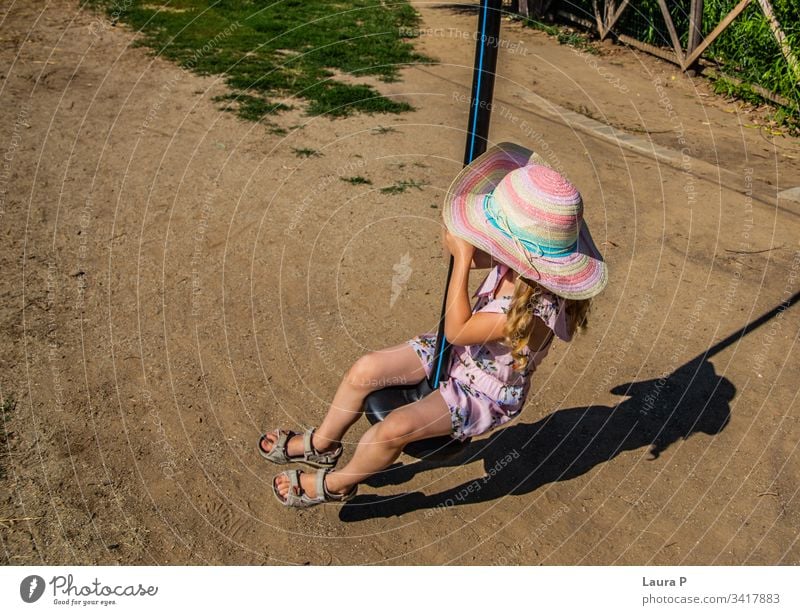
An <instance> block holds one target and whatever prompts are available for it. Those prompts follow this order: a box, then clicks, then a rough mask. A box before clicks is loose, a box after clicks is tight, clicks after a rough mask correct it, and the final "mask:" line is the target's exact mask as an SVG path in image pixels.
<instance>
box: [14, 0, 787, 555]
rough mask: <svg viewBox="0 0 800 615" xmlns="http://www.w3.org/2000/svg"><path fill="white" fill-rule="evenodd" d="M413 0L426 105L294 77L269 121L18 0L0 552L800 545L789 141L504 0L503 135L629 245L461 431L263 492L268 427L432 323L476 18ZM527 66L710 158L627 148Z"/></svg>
mask: <svg viewBox="0 0 800 615" xmlns="http://www.w3.org/2000/svg"><path fill="white" fill-rule="evenodd" d="M416 4H417V6H418V8H419V10H420V11H421V13H422V15H423V19H424V24H425V26H424V30H423V34H422V36H421V37H420V39H419V40H418V44H419V46H420V49H421V50H422V51H423V52H425V53H427V54H430V55H431V56H433V57H436V58H438V59H439V60H440V63H439V64H437V65H435V66H424V67H415V68H408V69H405V70H404V71H403V78H402V80H401V81H399V82H397V83H393V84H379V87H380V88H381V89H382V91H384V92H386V93H387V94H392V95H395V96H397V98H398V99H402V100H407V101H409V102H411V103H412V104H413V105H414V107H415V108H416V111H414V112H412V113H408V114H404V115H400V116H363V115H360V116H354V117H351V118H347V119H342V120H336V121H330V120H327V119H325V118H311V117H308V116H305V115H304V114H303V112H302V110H299V109H298V110H295V111H291V112H287V113H285V114H283V115H281V116H280V117H279V118H278V122H279V123H280V124H281V125H282V126H284V127H285V128H286V129H287V130H288V131H289V132H288V134H287V135H285V136H279V135H275V134H272V133H271V132H270V130H269V127H268V126H265V125H262V124H255V123H246V122H243V121H240V120H238V119H236V118H235V117H234V116H233V115H232V114H231V113H226V112H222V111H220V110H219V109H218V108H217V106H216V105H215V103H214V102H212V101H211V98H212V97H213V96H214V95H216V94H220V93H223V92H224V91H225V88H224V84H223V83H222V82H221V81H220V80H219V79H216V78H213V77H199V76H196V75H193V74H190V73H187V72H185V71H182V70H181V69H179V68H177V67H176V66H175V65H173V64H170V63H169V62H167V61H164V60H162V59H160V58H158V57H154V56H152V55H151V54H149V53H148V52H147V51H146V50H145V49H142V48H137V47H133V46H132V43H133V42H134V41H135V40H136V35H135V33H133V32H131V31H129V30H127V29H126V28H124V27H122V26H120V25H118V26H116V27H110V26H109V24H108V22H107V21H106V20H105V17H101V16H98V15H95V14H93V13H91V12H87V11H82V10H79V9H78V8H77V3H76V2H73V1H67V0H56V1H54V2H49V3H47V4H46V6H45V7H44V8H42V7H41V6H39V5H38V4H35V3H13V4H10V5H9V3H5V5H4V12H3V16H2V18H0V19H2V26H0V28H1V29H0V34H1V38H0V61H1V62H2V65H3V67H4V69H5V70H4V71H3V73H4V76H3V78H2V81H0V93H1V94H0V95H1V96H2V106H1V107H0V109H2V114H3V120H4V121H3V122H2V127H0V146H2V149H3V151H4V159H3V161H2V168H0V171H1V172H2V178H1V179H2V183H0V189H2V197H3V201H2V208H1V209H0V229H1V230H2V249H0V267H2V272H3V276H2V279H0V293H2V302H0V331H1V332H2V333H1V337H0V344H2V346H1V347H0V393H1V394H2V396H3V398H4V399H10V398H12V397H13V398H15V399H16V400H17V404H16V407H14V408H13V409H12V408H11V407H10V405H9V411H8V412H6V413H5V414H4V419H3V420H4V430H5V434H6V437H7V440H8V447H7V450H4V451H3V453H2V459H1V461H0V462H1V463H2V466H3V468H4V477H3V478H2V481H1V482H0V489H2V491H0V538H2V551H0V557H2V561H3V562H4V563H8V564H38V563H47V564H67V563H71V564H108V563H125V564H151V563H160V564H161V563H163V564H211V563H213V564H277V563H296V564H302V563H311V564H323V565H326V564H377V563H391V564H419V563H425V564H445V563H454V564H473V563H476V564H477V563H480V564H777V563H781V564H798V563H800V544H798V528H800V507H799V506H798V482H797V476H798V474H800V453H799V452H798V442H800V420H798V419H800V412H799V411H798V409H799V406H798V401H797V392H798V387H797V382H798V381H800V363H798V361H797V358H796V357H797V352H796V344H797V340H798V327H799V325H800V318H798V309H800V306H793V307H791V306H788V304H787V303H785V302H786V301H787V300H788V299H789V298H790V297H791V296H792V295H793V294H794V293H795V292H797V291H798V289H800V245H799V244H798V237H800V218H798V213H799V212H798V210H799V209H800V206H792V205H791V204H786V203H783V204H782V205H781V207H780V208H778V207H776V193H777V191H778V190H782V189H785V188H788V187H791V186H797V185H800V168H798V163H799V162H800V147H798V141H797V140H796V139H791V138H789V137H787V136H781V135H776V134H773V132H774V131H772V130H770V129H768V128H765V127H764V126H763V124H764V123H765V121H764V117H765V116H764V110H763V109H761V110H759V109H751V108H748V107H743V106H741V105H739V104H737V103H734V102H730V101H726V100H723V99H721V98H718V97H716V96H714V95H713V94H712V93H711V92H710V90H709V88H708V85H707V83H706V82H705V81H704V80H703V79H702V78H699V77H697V78H692V79H690V78H687V77H685V76H683V75H680V74H679V73H678V72H677V70H676V69H675V68H674V67H672V66H670V65H668V64H666V63H664V62H662V61H660V60H657V59H654V58H651V57H648V56H645V55H643V54H641V53H639V52H634V51H631V50H628V49H624V48H605V49H604V51H603V53H601V54H600V55H598V56H591V57H590V58H587V56H585V55H583V54H580V53H576V52H575V51H574V50H572V49H571V48H568V47H565V46H561V45H559V44H558V43H557V42H556V41H554V40H553V39H551V38H550V37H548V36H546V35H545V34H543V33H540V32H536V31H532V30H529V29H523V28H521V27H520V26H519V25H518V24H511V23H504V37H505V38H504V40H507V41H508V44H506V45H505V46H504V47H503V49H502V51H501V57H500V64H499V66H498V72H499V75H498V79H497V85H496V106H495V109H494V115H493V122H492V132H491V138H492V140H493V141H501V140H515V141H518V142H520V143H523V144H526V145H528V146H529V147H532V148H533V149H536V150H537V151H540V153H542V154H543V155H545V156H546V157H548V158H549V159H550V160H551V161H552V162H553V163H554V164H557V165H559V166H560V167H561V168H562V169H563V171H564V172H565V173H566V174H567V176H568V177H570V178H571V179H572V181H573V182H574V183H575V184H576V185H577V186H578V187H579V188H580V189H581V192H582V194H583V196H584V200H585V203H586V215H587V218H588V220H589V222H590V225H591V228H592V230H593V234H594V237H595V239H596V241H597V242H598V243H599V244H600V246H601V249H602V250H603V252H604V255H605V257H606V259H607V261H608V263H609V268H610V272H611V282H610V284H609V287H608V289H607V291H606V292H604V293H603V294H602V295H601V296H600V297H598V300H597V301H596V303H595V306H594V311H593V316H592V322H591V326H590V328H589V330H588V331H587V332H586V333H585V335H583V336H581V337H580V338H578V339H577V340H576V341H575V342H574V343H572V344H570V345H563V344H562V345H560V346H558V347H557V348H554V349H553V350H552V351H551V355H550V356H549V357H548V359H547V361H546V364H545V365H543V366H542V368H541V369H540V371H538V372H537V373H536V374H535V376H534V378H535V382H534V385H533V388H532V393H531V396H530V398H529V401H528V404H527V406H526V408H525V410H524V412H523V413H522V415H521V417H520V418H519V419H518V420H517V421H516V422H515V423H513V424H512V425H510V426H509V427H507V428H506V429H503V430H501V431H498V432H496V433H495V434H493V435H491V436H488V437H484V438H481V439H478V440H475V441H474V442H473V443H472V444H471V445H470V447H469V448H468V450H466V451H463V452H462V454H461V457H458V458H455V459H451V460H450V461H447V462H436V461H426V462H417V461H416V460H415V459H413V458H411V457H409V456H406V455H404V456H402V457H401V459H400V463H399V464H398V465H397V467H395V468H393V469H392V470H390V471H388V472H386V473H384V474H381V475H380V476H377V477H375V478H374V479H373V480H372V481H370V484H367V485H363V486H362V488H361V490H360V494H361V495H360V497H359V498H358V499H357V500H355V501H354V502H353V503H351V504H348V505H346V506H344V507H339V506H324V507H317V508H314V509H309V510H305V511H295V510H285V509H283V508H282V507H280V506H279V505H278V503H277V502H276V501H275V500H274V499H273V497H272V494H271V492H270V481H271V478H272V476H273V475H274V474H275V472H276V471H277V470H278V468H277V467H276V466H272V465H269V464H267V463H266V462H264V461H263V460H262V459H261V458H260V457H259V456H258V454H257V453H256V449H255V444H256V441H257V437H258V435H259V434H260V433H261V432H262V431H263V430H265V429H268V428H274V427H276V426H278V425H282V426H286V427H295V428H298V427H301V426H304V425H314V424H316V423H317V422H318V421H319V420H320V418H321V417H322V415H323V414H324V412H325V411H326V409H327V404H328V402H329V401H330V399H331V397H332V395H333V393H334V391H335V388H336V386H337V384H338V382H339V380H340V378H341V376H342V374H343V373H344V371H345V370H346V369H347V368H348V367H349V365H351V364H352V362H353V361H354V360H355V359H356V358H357V357H358V356H360V355H361V354H363V353H364V352H367V351H369V350H373V349H379V348H383V347H386V346H390V345H393V344H397V343H400V342H402V341H403V340H406V339H408V338H410V337H411V336H413V335H415V334H417V333H419V332H422V331H426V330H429V329H431V328H433V327H434V326H435V324H436V320H437V317H438V312H439V306H440V300H441V292H442V286H443V282H444V276H445V262H444V261H443V258H442V251H441V248H440V246H439V243H438V241H439V233H440V211H441V210H440V202H441V199H442V195H443V192H444V191H445V190H446V188H447V186H448V183H449V180H450V178H451V177H452V176H453V175H454V174H455V173H456V172H457V171H458V169H459V168H460V166H461V159H462V152H463V143H464V126H465V124H466V117H467V105H466V102H465V98H464V97H465V96H466V95H467V94H468V88H469V84H470V78H471V75H470V69H471V64H472V53H473V49H474V40H473V39H472V37H471V32H472V31H473V30H474V23H475V19H474V15H470V14H468V13H464V12H456V11H454V10H452V9H450V8H446V7H442V6H437V5H432V4H429V3H422V2H419V3H416ZM512 44H514V45H516V47H513V48H512V47H511V45H512ZM531 92H533V93H535V94H537V95H539V96H542V97H544V98H545V99H547V100H549V101H552V102H553V103H556V104H557V105H559V106H560V107H564V108H569V109H572V110H576V111H580V112H582V113H585V114H589V115H591V116H593V117H596V118H598V119H601V120H602V121H605V122H608V123H610V124H612V125H614V126H617V127H620V128H623V129H625V130H628V131H630V132H633V133H636V134H638V135H639V136H643V137H644V138H651V139H652V141H653V142H655V143H658V144H661V145H664V146H667V147H671V148H674V149H678V150H680V149H682V148H684V147H688V148H689V150H687V156H688V155H690V156H691V158H687V165H686V168H676V167H672V166H667V165H664V164H660V163H658V162H656V161H655V160H654V159H652V158H649V157H647V156H642V155H638V154H634V153H631V152H630V151H628V150H626V149H624V148H622V147H619V146H615V145H614V144H613V143H611V142H609V141H608V140H607V139H601V138H598V137H596V136H594V135H592V134H589V133H587V132H585V131H584V132H582V131H579V130H576V129H574V128H572V127H569V126H567V125H566V124H565V123H563V122H559V121H557V119H554V118H553V116H552V114H548V113H543V112H542V109H537V108H536V107H534V106H532V105H531V104H530V103H529V102H526V98H529V97H526V96H525V94H526V93H531ZM667 103H669V105H667ZM670 107H671V109H670ZM759 124H762V126H761V127H758V125H759ZM753 126H755V127H753ZM680 139H683V140H684V141H685V143H682V142H681V141H680ZM304 148H309V149H314V150H318V152H319V154H320V155H318V156H310V157H301V156H299V155H298V151H297V150H302V149H304ZM693 160H704V161H706V162H711V163H713V164H719V165H720V167H721V168H723V169H724V170H725V172H726V175H725V178H726V179H725V180H724V181H719V180H718V181H710V180H709V179H708V177H706V176H704V175H702V174H695V173H693V172H692V170H693V167H692V165H693V164H696V163H693V162H692V161H693ZM355 176H362V177H364V178H367V179H369V180H370V181H371V182H372V183H371V184H366V185H353V184H351V183H348V182H345V181H343V180H342V179H341V178H347V177H355ZM731 177H735V178H736V179H737V180H738V181H732V180H731V179H730V178H731ZM401 181H404V182H407V183H406V184H405V185H406V190H405V191H402V192H397V191H395V192H397V193H394V194H392V193H389V192H382V191H381V188H385V187H387V186H390V185H393V184H395V183H397V182H401ZM409 182H411V183H409ZM765 185H766V186H768V187H772V188H774V189H773V190H769V189H767V190H765V189H764V186H765ZM754 186H757V187H758V190H756V189H755V188H754ZM479 278H480V276H479V275H478V274H476V275H475V278H474V280H473V283H477V282H478V281H479ZM776 308H777V309H776ZM769 310H774V313H773V317H772V318H770V319H768V320H767V321H765V322H764V323H763V324H761V326H758V327H755V328H752V329H751V330H749V331H748V332H747V333H746V334H745V335H737V336H735V338H734V339H732V340H730V343H727V344H723V345H722V346H721V347H720V346H715V345H716V344H717V343H718V342H720V341H721V340H723V339H725V338H726V336H729V335H730V334H733V333H736V332H737V331H738V333H739V334H741V333H742V331H741V327H744V326H745V325H747V324H748V323H753V322H754V321H756V319H757V318H758V317H759V316H760V315H761V314H763V313H765V312H768V311H769ZM709 351H710V353H709V355H708V356H706V357H704V354H705V353H707V352H709ZM365 428H366V424H365V422H363V421H362V422H361V423H360V424H358V425H357V426H356V428H354V430H353V433H352V436H351V438H350V439H349V441H348V442H347V443H346V444H347V448H348V453H347V454H349V451H352V448H353V444H354V443H355V442H356V440H357V438H358V436H359V435H360V434H361V433H362V432H363V430H364V429H365Z"/></svg>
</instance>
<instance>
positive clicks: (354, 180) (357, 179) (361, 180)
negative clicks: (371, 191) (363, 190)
mask: <svg viewBox="0 0 800 615" xmlns="http://www.w3.org/2000/svg"><path fill="white" fill-rule="evenodd" d="M339 179H341V180H342V181H343V182H347V183H348V184H351V185H353V186H369V185H372V181H370V180H369V179H367V178H366V177H362V176H361V175H356V176H354V177H340V178H339Z"/></svg>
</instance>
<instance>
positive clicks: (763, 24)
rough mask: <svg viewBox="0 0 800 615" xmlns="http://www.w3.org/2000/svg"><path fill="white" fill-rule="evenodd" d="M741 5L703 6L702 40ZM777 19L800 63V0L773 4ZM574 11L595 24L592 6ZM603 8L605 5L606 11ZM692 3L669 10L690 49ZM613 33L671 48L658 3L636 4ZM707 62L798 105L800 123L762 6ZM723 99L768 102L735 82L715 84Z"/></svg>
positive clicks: (576, 5)
mask: <svg viewBox="0 0 800 615" xmlns="http://www.w3.org/2000/svg"><path fill="white" fill-rule="evenodd" d="M738 1H739V0H704V3H703V24H704V25H703V28H702V34H703V36H707V35H708V34H709V33H710V32H711V30H713V29H714V27H716V25H717V24H718V23H719V22H720V21H721V20H722V19H723V18H724V17H725V16H726V15H727V14H728V13H729V12H730V11H731V9H733V8H734V7H735V6H736V4H738ZM770 2H771V4H772V7H773V9H774V10H775V16H776V18H777V20H778V22H779V23H780V25H781V28H782V29H783V31H784V33H785V34H786V37H787V40H788V42H789V46H790V48H791V49H792V51H793V52H794V54H795V56H796V57H799V58H800V18H799V16H798V0H770ZM569 5H570V10H571V11H572V12H573V13H576V14H579V15H581V16H582V17H585V18H586V19H590V20H591V21H594V11H593V8H592V0H570V3H569ZM602 5H603V3H602V2H600V6H601V9H602ZM690 5H691V0H669V1H668V2H667V6H668V8H669V11H670V16H671V17H672V21H673V23H674V24H675V29H676V30H677V32H678V34H679V36H680V37H681V45H682V46H683V48H684V49H685V48H686V45H687V42H688V35H689V8H690ZM614 31H615V32H619V33H624V34H627V35H629V36H632V37H634V38H636V39H638V40H640V41H642V42H645V43H650V44H651V45H657V46H660V47H671V42H670V37H669V32H668V30H667V25H666V22H665V21H664V17H663V15H662V14H661V9H660V8H659V5H658V0H636V1H635V2H631V3H630V6H629V7H628V8H627V9H625V12H624V13H623V14H622V17H621V18H620V20H619V22H618V23H617V25H616V26H614ZM703 57H704V58H706V59H708V60H712V61H714V62H717V63H718V65H719V70H720V71H722V72H723V73H727V74H728V75H730V76H735V77H736V78H737V79H739V80H742V81H744V82H746V83H749V84H755V85H760V86H761V87H763V88H764V89H766V90H769V91H771V92H774V93H775V94H778V95H780V96H783V97H784V98H786V99H788V100H789V101H791V102H792V103H793V107H794V109H793V110H792V109H789V110H788V112H789V113H790V114H794V115H795V116H796V117H798V118H800V109H799V107H800V89H799V87H798V78H800V75H797V74H793V72H792V68H791V67H790V65H789V62H788V61H787V59H786V57H785V56H784V55H783V53H782V51H781V49H780V46H779V45H778V42H777V41H776V40H775V37H774V35H773V34H772V31H771V30H770V27H769V22H768V21H767V18H766V17H765V15H764V12H763V11H762V9H761V7H760V6H759V4H758V2H756V1H753V2H751V3H750V5H749V6H748V7H747V8H746V9H745V10H744V11H743V12H742V13H741V14H740V15H739V16H738V17H736V19H734V20H733V22H732V23H731V24H730V25H729V26H728V27H727V28H726V29H725V31H724V32H723V33H722V34H721V35H720V36H719V37H718V38H717V39H716V40H715V41H714V42H713V43H712V44H711V45H710V46H709V47H708V49H706V51H705V52H704V53H703ZM715 88H717V89H718V91H720V92H722V93H729V95H732V96H737V97H743V98H744V99H745V100H751V101H759V102H761V101H763V100H762V98H761V97H760V96H759V95H758V94H757V93H756V92H755V91H753V90H752V89H749V88H747V87H738V86H737V87H733V84H732V83H731V82H729V81H728V82H723V83H717V84H715Z"/></svg>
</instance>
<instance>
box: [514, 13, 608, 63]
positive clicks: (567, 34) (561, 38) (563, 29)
mask: <svg viewBox="0 0 800 615" xmlns="http://www.w3.org/2000/svg"><path fill="white" fill-rule="evenodd" d="M521 21H522V25H523V26H525V27H526V28H533V29H534V30H541V31H542V32H544V33H545V34H548V35H550V36H552V37H554V38H555V39H556V40H557V41H558V43H559V44H560V45H568V46H569V47H574V48H575V49H577V50H579V51H585V52H587V53H591V54H597V46H596V45H595V43H594V42H593V41H592V39H591V37H590V36H588V35H587V34H584V33H583V32H578V31H577V30H574V29H572V28H569V27H567V26H562V25H553V24H546V23H542V22H541V21H536V20H535V19H530V18H528V19H522V20H521Z"/></svg>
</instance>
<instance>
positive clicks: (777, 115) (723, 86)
mask: <svg viewBox="0 0 800 615" xmlns="http://www.w3.org/2000/svg"><path fill="white" fill-rule="evenodd" d="M712 89H713V90H714V93H715V94H720V95H722V96H727V97H729V98H735V99H738V100H743V101H745V102H747V103H750V104H751V105H762V104H765V103H766V104H769V105H771V106H772V107H774V108H775V111H774V113H772V114H771V117H772V122H774V125H776V126H779V127H781V128H782V129H783V130H785V131H786V132H788V133H789V134H791V135H794V136H797V135H800V112H798V110H797V109H792V108H789V107H784V106H781V105H777V104H776V103H774V102H772V101H770V100H768V99H766V98H764V97H763V96H761V95H760V94H759V93H758V92H757V91H755V90H754V89H753V88H752V87H751V86H750V85H749V84H747V83H741V84H739V83H736V82H734V81H731V80H730V79H727V78H726V77H725V76H724V75H719V76H718V77H716V78H714V80H713V82H712Z"/></svg>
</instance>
